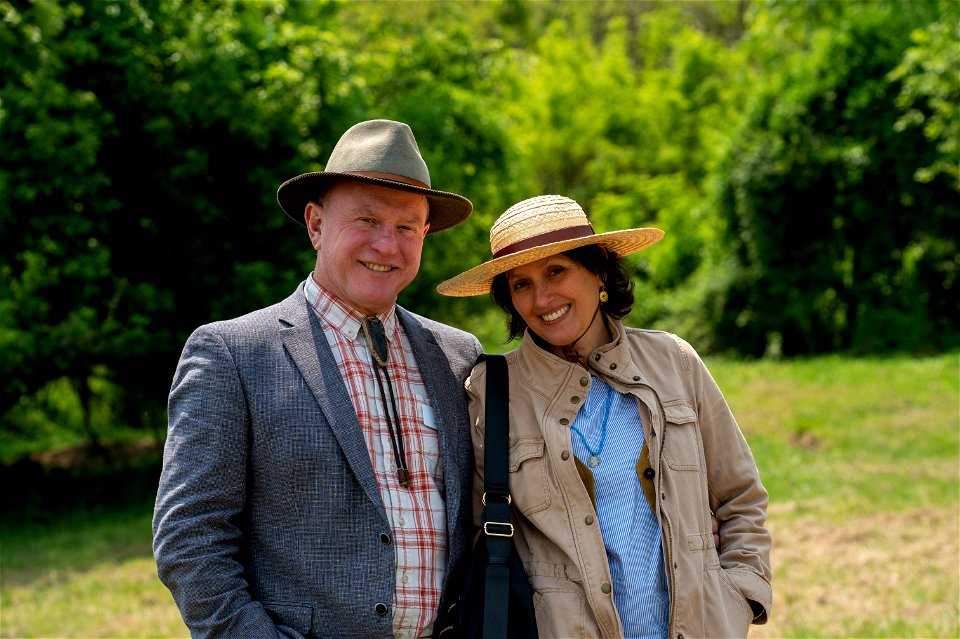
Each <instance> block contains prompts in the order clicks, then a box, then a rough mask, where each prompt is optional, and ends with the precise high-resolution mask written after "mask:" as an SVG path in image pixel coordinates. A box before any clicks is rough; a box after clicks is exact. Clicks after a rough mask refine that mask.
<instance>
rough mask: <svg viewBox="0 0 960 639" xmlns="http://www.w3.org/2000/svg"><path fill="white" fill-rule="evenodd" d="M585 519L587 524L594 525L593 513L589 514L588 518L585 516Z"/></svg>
mask: <svg viewBox="0 0 960 639" xmlns="http://www.w3.org/2000/svg"><path fill="white" fill-rule="evenodd" d="M583 521H584V522H586V524H587V525H588V526H592V525H593V515H587V516H586V518H585V519H584V520H583Z"/></svg>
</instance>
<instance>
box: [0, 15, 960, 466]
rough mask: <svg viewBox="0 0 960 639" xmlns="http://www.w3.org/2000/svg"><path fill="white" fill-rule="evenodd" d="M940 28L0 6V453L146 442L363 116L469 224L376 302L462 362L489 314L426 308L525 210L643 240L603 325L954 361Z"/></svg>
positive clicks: (959, 55) (882, 20)
mask: <svg viewBox="0 0 960 639" xmlns="http://www.w3.org/2000/svg"><path fill="white" fill-rule="evenodd" d="M958 24H960V9H958V4H957V3H956V2H954V1H953V0H942V1H938V0H909V1H908V0H903V1H893V0H887V1H881V0H870V1H857V0H851V1H849V2H843V3H839V2H826V1H822V2H803V3H798V2H788V1H781V0H771V1H748V0H738V1H730V2H660V1H654V0H650V1H644V2H637V1H633V0H622V1H621V0H602V1H596V2H561V1H557V2H550V1H537V2H534V1H530V0H491V1H488V2H382V1H371V2H363V3H345V2H337V1H327V0H310V1H306V0H303V1H297V0H273V1H268V0H257V1H253V0H246V1H240V0H218V1H214V2H208V1H201V0H150V1H149V2H146V1H138V0H116V1H111V0H86V1H84V2H76V1H73V2H71V1H69V0H67V1H55V0H32V1H30V2H26V1H24V0H19V1H17V2H11V1H9V0H0V65H2V66H0V251H2V254H0V256H2V260H0V415H2V417H0V447H2V448H3V450H4V456H5V457H10V456H12V455H16V454H17V453H18V452H22V451H23V450H25V449H23V447H22V446H21V443H23V442H26V441H29V442H32V443H31V445H38V444H37V442H41V443H43V442H45V441H46V443H47V444H49V445H54V444H56V443H57V442H62V441H64V438H65V437H66V438H67V439H69V438H70V437H73V438H74V439H76V440H87V441H93V442H97V441H98V440H99V439H100V438H104V437H110V436H115V435H116V434H117V433H118V432H119V431H122V430H123V429H124V428H126V429H130V431H131V432H134V433H136V432H144V431H148V432H149V431H152V432H156V433H158V434H160V433H162V431H163V428H164V424H165V417H164V415H165V413H164V410H165V400H166V393H167V390H168V388H169V383H170V379H171V377H172V374H173V369H174V367H175V365H176V361H177V358H178V356H179V352H180V348H181V347H182V344H183V341H184V340H185V339H186V337H187V335H188V334H189V332H190V331H191V330H192V329H193V328H195V327H196V326H197V325H199V324H201V323H203V322H207V321H211V320H215V319H223V318H226V317H232V316H235V315H238V314H241V313H244V312H248V311H250V310H253V309H255V308H258V307H261V306H264V305H266V304H269V303H272V302H274V301H277V300H279V299H281V298H282V297H284V296H285V295H287V294H289V292H290V291H291V290H293V288H294V287H295V286H296V284H297V283H298V281H300V280H301V279H303V278H304V277H305V276H306V274H307V272H308V271H309V270H310V268H311V267H312V264H313V256H312V253H311V250H310V247H309V242H308V241H307V238H306V235H305V232H304V231H303V229H302V227H300V226H299V225H297V224H296V223H295V222H293V221H291V220H290V219H288V218H287V217H286V216H285V215H284V214H283V212H282V211H281V210H280V208H279V206H278V205H277V204H276V200H275V193H276V188H277V186H278V185H279V184H280V183H281V182H282V181H283V180H285V179H287V178H289V177H292V176H294V175H296V174H299V173H302V172H305V171H309V170H321V169H322V168H323V164H324V162H325V161H326V159H327V156H328V155H329V152H330V150H331V148H332V146H333V144H334V143H335V142H336V140H337V139H338V137H339V136H340V134H341V133H342V132H343V131H344V130H346V129H347V128H348V127H349V126H350V125H352V124H354V123H355V122H357V121H360V120H364V119H368V118H375V117H386V118H392V119H398V120H402V121H405V122H408V123H409V124H410V125H411V126H412V127H413V130H414V132H415V133H416V136H417V140H418V142H419V144H420V147H421V150H422V151H423V152H424V155H425V156H426V159H427V162H428V164H429V166H430V168H431V174H432V179H433V183H434V186H435V187H437V188H440V189H444V190H449V191H455V192H459V193H463V194H465V195H467V196H468V197H470V199H471V200H473V202H474V205H475V213H474V215H473V216H472V217H471V219H470V220H468V221H467V222H466V223H465V224H463V225H461V226H460V227H458V228H457V229H455V230H453V231H447V232H444V233H441V234H438V235H435V236H433V235H432V236H429V237H428V238H427V241H426V245H425V249H424V258H423V264H422V268H421V274H420V277H419V278H418V279H417V281H416V282H415V283H414V284H413V285H412V286H411V287H410V288H409V289H408V290H407V291H406V292H404V294H403V296H402V297H401V300H400V301H401V304H403V305H405V306H406V307H408V308H410V309H412V310H414V311H418V312H421V313H424V314H427V315H430V316H432V317H434V318H436V319H439V320H441V321H446V322H448V323H452V324H455V325H459V326H461V327H463V328H466V329H468V330H471V331H474V332H475V333H477V334H478V336H480V337H481V339H482V340H483V341H484V343H485V345H486V346H487V347H488V348H490V349H494V350H499V349H502V348H505V346H504V344H503V337H504V331H503V328H502V320H501V318H500V316H499V314H498V312H497V311H496V310H495V309H494V308H493V306H492V304H490V302H489V301H488V300H487V299H485V298H476V299H448V298H442V297H440V296H438V295H437V294H436V293H435V291H434V287H435V286H436V284H437V283H438V282H440V281H441V280H443V279H445V278H447V277H450V276H451V275H454V274H456V273H458V272H460V271H461V270H464V269H465V268H467V267H469V266H472V265H475V264H477V263H479V262H480V261H482V260H484V259H486V258H487V257H488V254H489V245H488V241H487V233H488V230H489V227H490V224H491V223H492V221H493V220H494V219H495V218H496V217H497V216H498V215H499V213H500V212H502V211H503V210H504V209H505V208H506V207H507V206H509V205H510V204H512V203H513V202H516V201H518V200H520V199H523V198H526V197H530V196H533V195H536V194H540V193H562V194H564V195H568V196H571V197H574V198H575V199H577V200H578V201H579V202H580V203H581V204H582V205H583V206H584V208H585V209H586V210H587V212H588V214H589V215H590V216H591V219H592V220H593V222H594V224H595V226H596V227H597V229H598V230H600V231H605V230H612V229H615V228H622V227H627V226H642V225H652V226H658V227H660V228H663V229H664V230H665V231H666V233H667V236H666V239H665V240H664V241H663V242H661V243H660V244H659V245H658V246H657V247H655V248H654V249H652V250H650V251H645V252H642V253H640V254H639V255H637V256H636V257H635V258H631V259H630V267H631V268H632V269H634V272H635V275H636V279H637V293H638V295H637V298H638V303H637V305H636V308H635V309H634V311H633V313H632V316H631V317H630V319H629V321H630V322H631V323H633V324H636V325H642V326H648V327H652V328H663V329H665V330H670V331H673V332H677V333H679V334H681V335H683V336H684V337H686V338H688V339H689V340H690V341H691V342H692V343H693V344H694V345H695V346H696V347H697V348H698V349H699V350H701V351H702V352H705V353H724V354H729V355H736V356H764V355H766V356H780V355H785V356H795V355H805V354H814V353H824V352H847V353H854V354H878V353H886V352H891V351H907V352H913V353H918V354H923V353H930V352H937V351H942V350H946V349H955V348H957V347H958V345H960V296H958V287H957V282H956V276H957V271H958V267H960V264H958V261H960V258H958V250H957V242H958V238H960V172H958V146H957V144H958V139H960V117H958V111H957V109H958V104H960V74H958V69H960V38H958ZM65 427H67V430H68V431H70V432H71V433H72V435H65V434H64V428H65ZM45 438H46V439H45Z"/></svg>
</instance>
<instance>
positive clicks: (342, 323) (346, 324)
mask: <svg viewBox="0 0 960 639" xmlns="http://www.w3.org/2000/svg"><path fill="white" fill-rule="evenodd" d="M303 293H304V296H305V297H306V298H307V304H309V305H310V308H312V309H313V311H314V313H316V315H317V319H319V320H320V321H321V322H323V323H325V324H327V325H328V326H330V327H331V328H333V329H335V330H337V331H339V332H340V334H341V335H343V336H344V337H345V338H346V339H348V340H350V341H351V342H352V341H353V340H355V339H356V338H357V334H359V333H360V326H361V323H362V322H363V318H364V315H363V313H361V312H360V311H358V310H356V309H355V308H353V307H352V306H350V305H349V304H347V303H346V302H344V301H343V300H341V299H340V298H338V297H336V296H335V295H334V294H333V293H331V292H330V291H328V290H327V289H325V288H324V287H322V286H320V285H319V284H317V281H316V280H315V279H313V273H311V274H310V275H309V276H308V277H307V281H306V282H305V283H304V286H303ZM377 317H378V318H380V321H381V322H383V329H384V332H385V333H386V335H387V341H389V342H392V341H393V334H394V330H395V329H396V326H397V306H396V304H394V305H393V306H391V307H390V310H389V311H387V312H386V313H381V314H379V315H377Z"/></svg>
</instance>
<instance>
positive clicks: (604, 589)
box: [600, 584, 613, 595]
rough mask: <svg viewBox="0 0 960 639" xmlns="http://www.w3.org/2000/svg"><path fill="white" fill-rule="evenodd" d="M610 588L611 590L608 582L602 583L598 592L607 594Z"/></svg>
mask: <svg viewBox="0 0 960 639" xmlns="http://www.w3.org/2000/svg"><path fill="white" fill-rule="evenodd" d="M611 590H613V588H611V587H610V584H603V585H602V586H600V592H602V593H603V594H605V595H609V594H610V591H611Z"/></svg>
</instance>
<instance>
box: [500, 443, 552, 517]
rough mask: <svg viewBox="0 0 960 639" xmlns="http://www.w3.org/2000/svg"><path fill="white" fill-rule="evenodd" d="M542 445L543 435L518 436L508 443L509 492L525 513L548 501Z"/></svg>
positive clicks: (534, 510)
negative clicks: (529, 437)
mask: <svg viewBox="0 0 960 639" xmlns="http://www.w3.org/2000/svg"><path fill="white" fill-rule="evenodd" d="M543 449H544V442H543V440H542V439H520V440H517V441H515V442H512V445H511V446H510V455H509V457H510V458H509V462H508V463H509V470H510V495H511V497H512V498H513V504H514V507H515V508H516V509H517V510H519V511H520V512H521V513H523V514H524V515H525V516H530V515H531V514H532V513H535V512H539V511H541V510H544V509H545V508H546V507H547V506H549V505H550V494H549V492H548V491H547V472H546V468H545V466H544V459H543Z"/></svg>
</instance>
